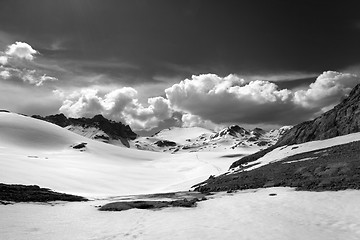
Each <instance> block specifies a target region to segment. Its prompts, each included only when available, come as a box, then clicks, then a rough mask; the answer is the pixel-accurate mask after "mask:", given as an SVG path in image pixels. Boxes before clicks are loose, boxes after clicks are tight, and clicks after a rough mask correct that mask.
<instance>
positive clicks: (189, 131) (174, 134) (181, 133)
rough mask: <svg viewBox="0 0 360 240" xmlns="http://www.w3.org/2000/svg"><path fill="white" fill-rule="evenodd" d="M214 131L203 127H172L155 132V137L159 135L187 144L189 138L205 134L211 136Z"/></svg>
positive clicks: (160, 137) (161, 137) (159, 136)
mask: <svg viewBox="0 0 360 240" xmlns="http://www.w3.org/2000/svg"><path fill="white" fill-rule="evenodd" d="M213 133H214V132H213V131H211V130H208V129H206V128H201V127H189V128H180V127H172V128H169V129H164V130H162V131H160V132H159V133H157V134H155V136H154V137H157V138H159V139H164V140H170V141H174V142H176V143H178V144H186V143H187V142H186V140H187V139H193V138H196V137H199V136H200V135H203V134H205V135H207V136H210V135H211V134H213Z"/></svg>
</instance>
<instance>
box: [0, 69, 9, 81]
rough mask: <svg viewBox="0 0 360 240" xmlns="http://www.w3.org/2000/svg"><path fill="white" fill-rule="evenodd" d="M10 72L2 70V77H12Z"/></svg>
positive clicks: (0, 75)
mask: <svg viewBox="0 0 360 240" xmlns="http://www.w3.org/2000/svg"><path fill="white" fill-rule="evenodd" d="M10 76H11V75H10V72H9V71H8V70H4V71H1V72H0V77H2V78H3V79H8V78H9V77H10Z"/></svg>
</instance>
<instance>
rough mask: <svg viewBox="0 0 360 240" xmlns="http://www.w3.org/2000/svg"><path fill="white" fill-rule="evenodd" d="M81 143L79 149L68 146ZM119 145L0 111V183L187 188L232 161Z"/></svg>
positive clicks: (95, 190) (90, 191)
mask: <svg viewBox="0 0 360 240" xmlns="http://www.w3.org/2000/svg"><path fill="white" fill-rule="evenodd" d="M82 142H86V143H87V145H86V148H85V149H73V148H72V147H71V146H74V145H76V144H79V143H82ZM222 155H223V154H222V153H218V154H217V155H216V154H215V155H211V156H208V155H206V154H205V155H202V154H196V153H194V154H189V155H186V156H182V155H181V154H179V155H176V156H174V155H171V154H164V153H156V152H146V151H138V150H134V149H126V148H119V147H117V146H113V145H110V144H106V143H102V142H98V141H94V140H91V139H88V138H85V137H83V136H80V135H77V134H75V133H72V132H70V131H68V130H66V129H63V128H61V127H58V126H56V125H54V124H51V123H48V122H45V121H41V120H37V119H34V118H30V117H26V116H22V115H18V114H14V113H4V112H1V113H0V182H3V183H19V184H36V185H39V186H41V187H47V188H51V189H53V190H55V191H60V192H66V193H70V194H77V195H81V196H86V197H98V196H113V195H126V194H140V193H154V192H164V191H172V190H187V189H189V188H190V187H191V186H192V185H193V184H195V183H197V182H199V181H202V180H205V179H206V178H208V177H209V175H212V174H215V175H217V174H220V173H222V172H224V171H226V169H227V167H228V166H229V165H230V163H231V162H232V161H233V160H232V159H231V158H221V156H222Z"/></svg>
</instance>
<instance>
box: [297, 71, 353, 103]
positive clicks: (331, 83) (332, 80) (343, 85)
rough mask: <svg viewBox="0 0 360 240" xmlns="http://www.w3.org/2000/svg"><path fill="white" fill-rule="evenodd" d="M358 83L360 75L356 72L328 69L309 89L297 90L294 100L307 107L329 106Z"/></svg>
mask: <svg viewBox="0 0 360 240" xmlns="http://www.w3.org/2000/svg"><path fill="white" fill-rule="evenodd" d="M358 83H359V77H358V76H357V75H355V74H349V73H339V72H333V71H327V72H324V73H323V74H321V75H320V76H319V77H317V79H316V81H315V82H314V83H312V84H310V86H309V88H308V89H305V90H299V91H297V92H295V96H294V101H295V103H296V104H299V105H301V106H304V107H306V108H328V106H333V105H334V104H336V102H337V101H338V100H339V99H340V98H341V97H342V96H345V95H347V94H348V93H349V92H350V91H351V89H352V88H353V87H354V86H355V85H356V84H358Z"/></svg>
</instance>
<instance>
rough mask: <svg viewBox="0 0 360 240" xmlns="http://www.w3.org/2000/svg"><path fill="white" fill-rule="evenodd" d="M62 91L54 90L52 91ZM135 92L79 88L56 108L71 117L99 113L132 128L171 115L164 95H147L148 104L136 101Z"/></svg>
mask: <svg viewBox="0 0 360 240" xmlns="http://www.w3.org/2000/svg"><path fill="white" fill-rule="evenodd" d="M59 93H61V95H63V93H62V92H59V91H57V92H56V94H58V95H59ZM137 97H138V93H137V91H136V90H135V89H133V88H130V87H123V88H119V89H116V90H113V91H111V92H109V93H107V94H105V95H104V96H101V95H100V94H99V92H98V91H97V90H94V89H83V90H81V91H77V92H74V93H72V94H70V95H69V96H68V97H67V98H65V99H64V101H63V105H62V106H61V108H60V112H63V113H64V114H66V115H68V116H71V117H83V116H85V117H92V116H94V115H95V114H102V115H104V116H105V117H107V118H111V119H113V120H118V121H123V122H124V123H126V124H129V125H130V126H131V127H132V128H133V129H134V130H142V129H151V128H154V127H157V126H158V123H159V122H160V121H163V120H165V119H168V118H170V117H171V114H172V110H171V109H170V107H169V102H168V100H167V99H164V98H162V97H155V98H150V99H148V104H149V106H148V107H144V106H143V105H142V104H141V103H139V101H138V99H137Z"/></svg>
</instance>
